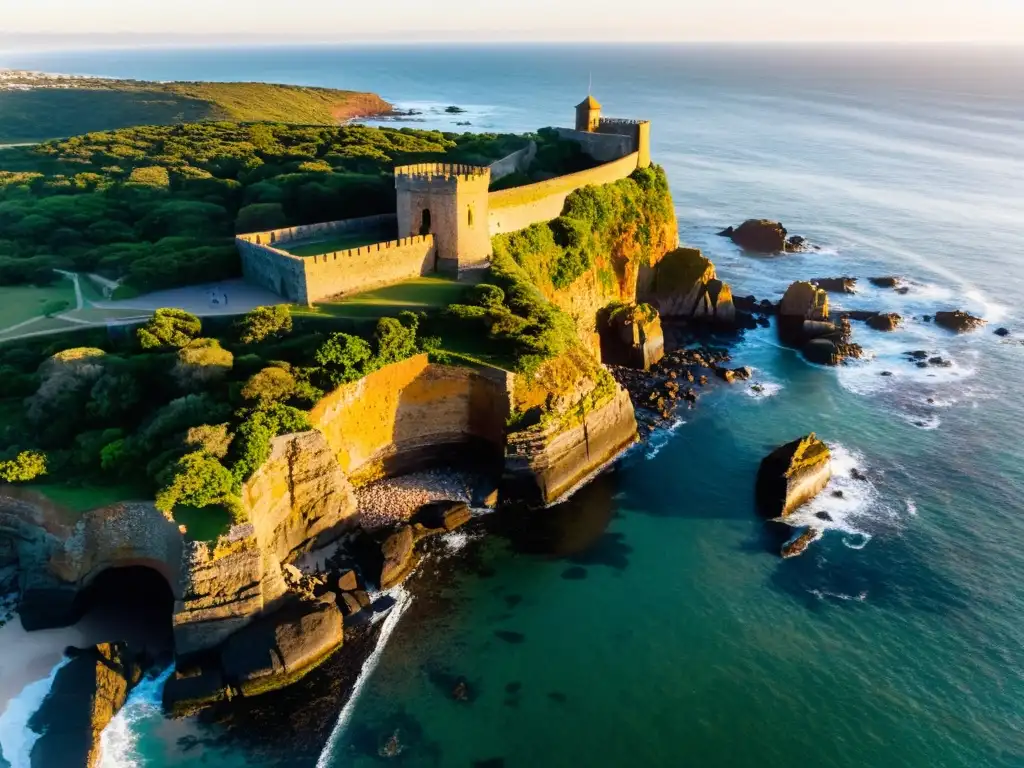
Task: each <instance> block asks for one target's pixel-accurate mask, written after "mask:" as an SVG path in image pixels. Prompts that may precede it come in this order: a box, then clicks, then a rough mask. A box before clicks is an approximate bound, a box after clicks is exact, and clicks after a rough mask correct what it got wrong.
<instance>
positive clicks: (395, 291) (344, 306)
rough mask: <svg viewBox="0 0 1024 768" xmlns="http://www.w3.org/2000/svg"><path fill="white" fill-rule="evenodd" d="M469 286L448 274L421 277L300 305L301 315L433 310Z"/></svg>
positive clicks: (457, 299) (373, 316)
mask: <svg viewBox="0 0 1024 768" xmlns="http://www.w3.org/2000/svg"><path fill="white" fill-rule="evenodd" d="M468 288H469V286H468V285H467V284H466V283H459V282H457V281H455V280H450V279H448V278H444V277H417V278H415V279H413V280H406V281H405V282H404V283H397V284H396V285H389V286H387V287H386V288H378V289H377V290H374V291H366V292H365V293H357V294H354V295H352V296H346V297H345V298H343V299H339V300H338V301H327V302H320V303H318V304H316V305H315V306H314V307H301V306H296V307H293V308H292V311H293V312H294V313H295V314H296V315H299V316H302V315H311V316H316V317H342V318H350V319H353V320H367V319H369V320H375V319H377V318H380V317H387V316H392V317H394V316H395V315H397V314H398V313H399V312H404V311H406V310H408V311H410V312H431V311H435V310H440V309H444V308H445V307H447V306H448V305H449V304H458V303H459V302H461V301H462V300H463V299H464V297H465V295H466V290H467V289H468Z"/></svg>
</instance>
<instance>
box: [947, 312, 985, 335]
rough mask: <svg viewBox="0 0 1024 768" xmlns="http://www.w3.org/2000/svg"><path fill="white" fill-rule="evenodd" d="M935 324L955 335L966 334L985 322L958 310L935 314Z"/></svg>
mask: <svg viewBox="0 0 1024 768" xmlns="http://www.w3.org/2000/svg"><path fill="white" fill-rule="evenodd" d="M935 323H936V325H941V326H942V327H943V328H945V329H947V330H950V331H955V332H956V333H968V332H969V331H974V330H977V329H978V328H981V326H983V325H985V321H984V320H982V319H981V318H980V317H975V316H974V315H970V314H968V313H967V312H964V311H962V310H959V309H957V310H954V311H952V312H936V313H935Z"/></svg>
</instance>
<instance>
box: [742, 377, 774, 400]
mask: <svg viewBox="0 0 1024 768" xmlns="http://www.w3.org/2000/svg"><path fill="white" fill-rule="evenodd" d="M781 391H782V385H781V384H777V383H775V382H773V381H755V382H753V383H752V384H750V385H749V386H748V387H747V388H746V389H745V390H744V394H746V395H747V397H752V398H754V399H755V400H766V399H767V398H769V397H775V395H777V394H779V392H781Z"/></svg>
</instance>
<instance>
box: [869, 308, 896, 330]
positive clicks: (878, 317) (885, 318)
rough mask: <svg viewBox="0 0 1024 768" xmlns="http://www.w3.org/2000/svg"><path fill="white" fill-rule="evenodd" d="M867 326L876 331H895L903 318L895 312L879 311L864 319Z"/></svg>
mask: <svg viewBox="0 0 1024 768" xmlns="http://www.w3.org/2000/svg"><path fill="white" fill-rule="evenodd" d="M865 322H866V323H867V325H868V327H869V328H874V329H875V330H876V331H895V330H896V329H897V328H899V326H900V324H901V323H902V322H903V318H902V317H900V316H899V315H898V314H896V313H895V312H879V313H878V314H875V315H872V316H871V317H869V318H868V319H867V320H866V321H865Z"/></svg>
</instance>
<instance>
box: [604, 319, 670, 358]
mask: <svg viewBox="0 0 1024 768" xmlns="http://www.w3.org/2000/svg"><path fill="white" fill-rule="evenodd" d="M598 331H599V333H600V335H601V361H602V362H604V363H606V364H609V365H624V366H626V367H627V368H637V369H639V370H642V371H646V370H648V369H650V367H651V366H652V365H654V364H655V363H657V362H658V361H659V360H661V358H662V357H663V356H664V354H665V336H664V334H663V332H662V330H661V318H660V317H659V316H658V311H657V310H656V309H654V308H653V307H651V306H650V305H649V304H639V305H636V304H633V305H629V304H616V305H612V306H610V307H607V308H605V309H604V310H602V312H601V313H600V315H599V318H598Z"/></svg>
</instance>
